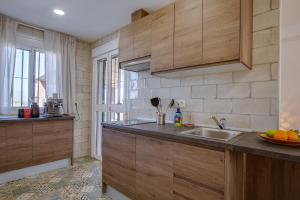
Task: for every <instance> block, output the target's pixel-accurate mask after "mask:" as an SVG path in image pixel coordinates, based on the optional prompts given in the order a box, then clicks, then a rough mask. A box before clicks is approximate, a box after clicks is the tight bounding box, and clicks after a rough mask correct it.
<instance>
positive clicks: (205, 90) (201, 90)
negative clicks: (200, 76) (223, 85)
mask: <svg viewBox="0 0 300 200" xmlns="http://www.w3.org/2000/svg"><path fill="white" fill-rule="evenodd" d="M216 97H217V86H216V85H204V86H192V98H194V99H199V98H216Z"/></svg>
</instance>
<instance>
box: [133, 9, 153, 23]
mask: <svg viewBox="0 0 300 200" xmlns="http://www.w3.org/2000/svg"><path fill="white" fill-rule="evenodd" d="M147 15H149V13H148V12H147V11H145V10H144V9H139V10H136V11H134V12H133V13H132V14H131V22H134V21H137V20H139V19H141V18H143V17H145V16H147Z"/></svg>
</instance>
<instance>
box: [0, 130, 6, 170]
mask: <svg viewBox="0 0 300 200" xmlns="http://www.w3.org/2000/svg"><path fill="white" fill-rule="evenodd" d="M5 132H6V124H0V171H1V169H2V167H4V165H5V160H6V148H5V146H6V145H5V144H6V141H5Z"/></svg>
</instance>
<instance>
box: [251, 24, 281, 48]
mask: <svg viewBox="0 0 300 200" xmlns="http://www.w3.org/2000/svg"><path fill="white" fill-rule="evenodd" d="M273 44H278V28H270V29H265V30H261V31H257V32H254V33H253V48H258V47H265V46H270V45H273Z"/></svg>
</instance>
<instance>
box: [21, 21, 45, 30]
mask: <svg viewBox="0 0 300 200" xmlns="http://www.w3.org/2000/svg"><path fill="white" fill-rule="evenodd" d="M18 24H21V25H23V26H27V27H29V28H33V29H37V30H40V31H45V29H42V28H39V27H36V26H32V25H29V24H25V23H23V22H18Z"/></svg>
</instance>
